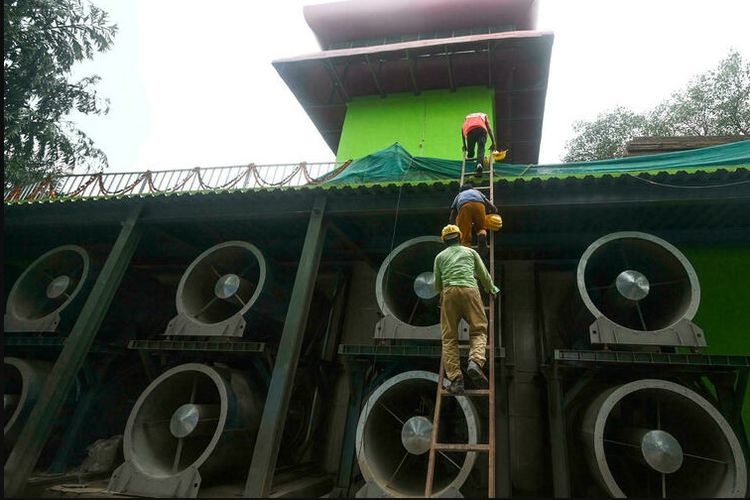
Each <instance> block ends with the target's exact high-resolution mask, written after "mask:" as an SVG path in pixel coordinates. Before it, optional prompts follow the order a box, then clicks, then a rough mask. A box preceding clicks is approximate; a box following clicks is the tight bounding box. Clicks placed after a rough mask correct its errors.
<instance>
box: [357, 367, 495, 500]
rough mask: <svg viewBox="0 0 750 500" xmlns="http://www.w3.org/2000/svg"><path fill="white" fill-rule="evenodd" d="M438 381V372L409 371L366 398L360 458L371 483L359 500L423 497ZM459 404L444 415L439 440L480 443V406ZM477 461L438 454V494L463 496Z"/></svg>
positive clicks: (472, 455)
mask: <svg viewBox="0 0 750 500" xmlns="http://www.w3.org/2000/svg"><path fill="white" fill-rule="evenodd" d="M437 383H438V375H437V373H433V372H428V371H408V372H404V373H401V374H399V375H396V376H395V377H392V378H390V379H388V380H387V381H385V382H384V383H383V384H381V385H380V386H379V387H378V388H377V389H376V390H375V391H374V392H373V393H372V394H371V395H370V397H369V398H368V399H367V402H366V403H365V405H364V407H363V409H362V413H361V414H360V417H359V423H358V425H357V438H356V446H357V449H356V452H357V460H358V462H359V468H360V470H361V471H362V475H363V476H364V478H365V481H367V484H365V486H364V487H362V489H360V491H359V492H357V497H383V496H391V497H419V496H423V494H424V487H425V479H426V477H427V461H428V458H429V453H428V452H429V450H430V442H431V437H432V418H433V414H434V409H435V393H436V389H437ZM455 402H456V406H457V409H454V410H453V411H450V412H448V413H447V414H446V416H445V417H441V423H442V424H443V425H441V426H440V436H439V441H440V442H443V443H471V444H476V443H477V442H478V439H479V434H480V428H479V422H480V420H479V416H478V414H477V411H476V408H475V407H474V405H473V403H472V402H471V401H470V400H469V399H468V398H466V397H464V396H460V397H457V398H455ZM442 418H445V419H446V420H445V421H444V420H442ZM476 458H477V457H476V452H438V455H437V462H436V467H435V483H434V492H435V493H434V496H436V497H450V496H453V497H455V496H459V495H460V493H459V491H458V490H459V488H461V486H462V485H463V484H464V482H465V481H466V479H467V477H468V476H469V473H470V472H471V469H472V467H473V466H474V462H475V461H476Z"/></svg>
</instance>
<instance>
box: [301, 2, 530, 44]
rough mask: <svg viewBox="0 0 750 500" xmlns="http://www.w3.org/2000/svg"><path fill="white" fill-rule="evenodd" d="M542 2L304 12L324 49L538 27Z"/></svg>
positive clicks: (357, 6)
mask: <svg viewBox="0 0 750 500" xmlns="http://www.w3.org/2000/svg"><path fill="white" fill-rule="evenodd" d="M537 7H538V2H537V0H471V2H469V1H467V0H408V1H404V0H377V1H370V2H363V1H351V0H349V1H343V2H331V3H325V4H317V5H307V6H305V7H304V8H303V12H304V15H305V20H306V21H307V24H308V25H309V26H310V29H312V31H313V33H315V37H316V38H317V39H318V42H319V43H320V46H321V47H322V48H324V49H328V48H331V47H330V46H331V44H335V43H342V42H353V41H360V40H369V39H377V38H380V39H385V38H390V37H394V36H402V35H408V34H429V33H435V32H445V31H460V30H465V29H470V28H476V27H480V26H498V25H500V26H513V27H514V29H516V30H531V29H534V27H535V25H536V14H537Z"/></svg>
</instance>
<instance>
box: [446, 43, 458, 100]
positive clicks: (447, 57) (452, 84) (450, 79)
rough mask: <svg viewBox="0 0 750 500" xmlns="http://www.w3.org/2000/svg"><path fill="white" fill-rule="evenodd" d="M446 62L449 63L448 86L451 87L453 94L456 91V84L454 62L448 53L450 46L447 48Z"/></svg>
mask: <svg viewBox="0 0 750 500" xmlns="http://www.w3.org/2000/svg"><path fill="white" fill-rule="evenodd" d="M445 53H446V56H445V60H446V62H447V63H448V84H449V86H450V90H451V92H455V91H456V84H455V82H454V81H453V62H452V61H451V55H450V54H449V53H448V46H447V45H446V46H445Z"/></svg>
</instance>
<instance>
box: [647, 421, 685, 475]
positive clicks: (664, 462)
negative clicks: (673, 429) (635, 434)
mask: <svg viewBox="0 0 750 500" xmlns="http://www.w3.org/2000/svg"><path fill="white" fill-rule="evenodd" d="M641 453H643V459H644V460H645V461H646V463H647V464H648V465H649V467H651V468H652V469H654V470H655V471H657V472H661V473H663V474H671V473H673V472H677V471H678V470H679V469H680V467H682V460H683V458H684V457H683V454H682V446H680V443H679V441H677V439H675V437H674V436H672V435H671V434H670V433H668V432H667V431H662V430H652V431H648V432H647V433H646V434H644V435H643V438H642V439H641Z"/></svg>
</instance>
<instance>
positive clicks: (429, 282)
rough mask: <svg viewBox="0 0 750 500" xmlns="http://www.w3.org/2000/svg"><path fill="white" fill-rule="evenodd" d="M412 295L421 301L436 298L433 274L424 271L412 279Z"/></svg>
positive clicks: (436, 292)
mask: <svg viewBox="0 0 750 500" xmlns="http://www.w3.org/2000/svg"><path fill="white" fill-rule="evenodd" d="M414 293H416V294H417V297H419V298H420V299H422V300H428V299H432V298H434V297H435V296H437V294H438V291H437V289H435V273H433V272H432V271H425V272H423V273H420V274H419V275H418V276H417V277H416V278H414Z"/></svg>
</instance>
